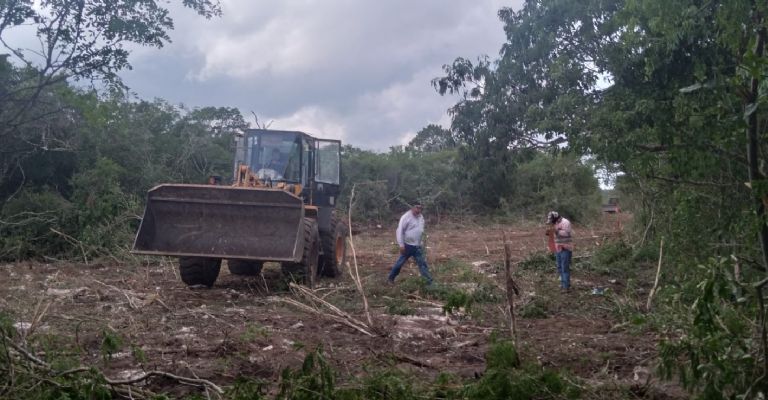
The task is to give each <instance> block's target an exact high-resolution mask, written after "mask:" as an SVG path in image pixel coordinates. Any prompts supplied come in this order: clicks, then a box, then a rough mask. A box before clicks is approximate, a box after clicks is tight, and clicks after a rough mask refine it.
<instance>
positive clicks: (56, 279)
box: [0, 216, 679, 398]
mask: <svg viewBox="0 0 768 400" xmlns="http://www.w3.org/2000/svg"><path fill="white" fill-rule="evenodd" d="M623 218H624V223H627V217H626V216H625V217H623ZM393 223H394V221H393ZM543 229H544V226H543V225H536V224H531V223H528V224H525V223H521V224H518V225H504V226H502V225H490V226H488V225H486V226H483V225H479V224H476V223H474V224H471V223H468V222H460V221H453V222H442V223H440V224H435V223H434V221H432V223H431V224H430V225H428V233H429V236H428V239H427V248H428V261H429V263H430V267H431V270H432V271H433V274H434V275H435V278H436V281H437V285H438V287H443V288H451V289H457V290H464V291H467V292H469V293H471V292H472V291H474V290H480V289H482V290H488V291H489V293H490V295H489V297H488V298H490V299H491V300H490V301H486V302H483V303H479V304H474V305H473V306H472V309H471V310H459V311H457V312H454V313H451V314H447V313H445V312H444V311H443V309H442V306H443V304H444V302H443V301H441V300H439V299H436V298H435V297H433V296H430V291H429V289H424V288H423V287H420V286H419V284H418V279H417V278H416V276H417V269H416V267H415V266H414V265H408V266H406V267H404V269H403V273H402V274H401V276H400V277H399V279H398V285H396V286H387V285H385V278H386V274H387V272H388V270H389V268H390V266H391V264H392V263H393V262H394V260H395V258H396V252H397V248H396V246H395V244H394V239H393V230H394V227H393V226H385V227H381V226H366V227H356V228H355V230H356V232H355V234H354V237H353V240H354V248H355V253H356V256H357V257H356V258H357V264H358V266H359V270H360V275H361V277H362V284H363V288H364V290H365V293H366V295H367V298H368V301H369V303H370V310H371V318H372V320H373V326H371V327H369V328H370V331H371V332H372V334H373V335H372V336H368V335H366V334H363V333H361V332H360V331H358V330H355V329H353V328H351V327H349V326H347V325H344V324H342V323H339V322H336V321H334V320H331V319H330V318H329V317H326V316H323V315H318V314H314V313H310V312H308V311H306V310H302V309H299V308H297V307H296V306H294V305H290V304H286V303H285V302H284V301H282V300H285V299H295V300H298V301H301V302H303V303H307V300H306V298H304V297H300V296H297V295H296V294H295V293H292V292H291V291H290V290H288V289H287V285H286V282H285V281H284V280H283V279H282V278H281V277H280V275H279V267H277V265H270V264H268V265H267V266H266V267H265V270H264V272H263V276H260V277H254V278H243V277H240V276H234V275H230V274H229V273H228V272H227V269H226V266H223V267H222V273H221V275H220V276H219V279H218V281H217V282H216V285H215V286H214V287H213V288H212V289H197V290H191V289H189V288H187V287H186V286H185V285H184V284H183V283H181V281H180V279H179V277H178V272H177V270H176V263H175V261H174V260H171V259H168V260H162V261H160V262H158V260H156V259H155V260H148V259H147V260H143V261H142V260H138V262H136V263H135V264H123V265H120V264H117V263H96V264H91V265H84V264H74V263H56V264H43V263H18V264H6V265H0V273H2V276H4V277H5V278H4V280H3V281H4V284H3V285H2V288H0V307H2V309H3V310H4V311H5V313H6V314H8V315H10V316H11V317H12V318H13V320H14V321H15V322H16V324H15V325H16V327H17V329H18V331H19V332H20V334H21V336H22V337H26V340H27V341H28V344H29V347H30V348H33V349H35V350H36V354H38V355H39V356H41V357H45V355H46V352H51V353H53V351H54V350H55V352H56V353H58V354H61V353H62V352H63V353H65V354H69V355H70V356H72V357H75V358H79V359H80V361H81V362H82V363H83V364H85V365H94V366H97V367H98V368H99V369H101V370H102V371H104V372H105V374H106V375H107V376H109V377H112V378H121V379H127V378H131V377H135V376H137V375H140V374H141V373H142V372H144V371H151V370H162V371H166V372H170V373H174V374H177V375H182V376H188V377H197V378H204V379H208V380H211V381H213V382H215V383H217V384H219V385H222V386H226V385H228V384H231V383H232V382H233V381H234V380H235V379H236V378H237V377H239V376H245V377H251V378H258V379H262V380H265V381H268V382H272V383H275V382H277V381H278V379H279V374H280V371H281V370H282V369H283V368H285V367H297V366H299V365H301V362H302V361H303V360H304V358H305V356H306V355H307V353H308V352H311V351H313V350H315V349H316V348H317V347H318V346H322V349H323V352H324V354H325V355H326V358H327V359H328V360H329V361H330V362H331V364H332V365H333V366H334V368H335V370H336V371H337V373H338V375H339V376H338V379H339V381H340V382H345V381H352V380H354V378H355V377H359V376H361V375H362V374H364V373H365V371H367V370H370V369H372V368H385V367H386V368H391V367H394V368H398V369H401V370H405V371H409V373H410V374H413V375H414V376H418V377H423V379H424V381H429V380H430V379H432V378H434V377H435V376H436V375H437V374H438V373H440V372H449V373H453V374H455V375H456V376H457V377H459V378H457V379H473V378H474V377H476V376H479V375H480V374H482V373H483V370H484V367H485V366H484V354H485V351H486V349H487V347H488V344H489V340H490V337H491V336H492V332H497V333H499V332H500V333H506V332H508V327H507V321H508V316H507V314H506V313H505V310H506V308H507V307H506V299H505V297H504V296H505V295H504V292H503V290H502V289H501V288H503V287H504V281H503V280H504V273H503V246H502V230H504V231H505V232H506V235H507V239H508V242H509V243H510V247H511V249H512V250H513V254H512V255H513V259H514V260H513V261H520V260H522V259H524V258H525V257H527V256H528V255H529V254H531V253H532V252H534V251H543V250H544V249H545V248H546V245H545V237H544V235H543ZM576 234H577V240H576V245H577V249H576V252H575V254H574V255H575V257H577V262H576V263H575V266H574V270H573V272H572V279H573V290H572V291H571V292H567V293H563V292H560V291H559V289H558V282H557V275H556V272H555V266H554V262H552V263H551V267H550V268H548V267H546V266H545V267H544V268H543V269H542V268H539V269H522V268H518V269H517V270H516V271H515V277H516V280H517V283H518V285H519V287H520V290H521V292H520V296H519V297H518V298H516V307H517V309H518V310H528V311H530V310H531V309H532V308H531V307H532V305H534V304H538V305H540V306H541V307H539V308H540V309H541V310H540V311H541V312H539V313H538V314H535V313H532V314H535V315H533V316H530V317H528V318H523V317H521V316H518V317H517V322H518V334H519V345H518V347H519V349H520V351H521V352H522V354H523V357H524V358H525V359H527V360H531V361H533V362H536V363H540V364H541V365H543V366H546V367H550V368H554V369H557V370H561V371H565V373H566V374H568V376H571V377H573V378H574V380H575V381H577V382H578V384H579V385H581V386H583V387H584V388H585V390H587V393H590V392H592V393H608V396H609V397H610V396H613V397H616V398H624V397H626V396H627V395H628V394H631V395H632V396H637V397H645V398H671V397H677V396H678V395H679V392H678V391H677V390H676V389H675V388H674V387H671V386H665V385H663V384H661V383H658V382H656V381H655V379H653V377H652V373H653V363H654V359H655V357H656V341H657V338H656V337H654V335H653V334H651V333H648V332H642V331H638V330H634V329H632V328H631V327H630V326H627V324H626V323H625V321H624V320H622V318H620V312H617V310H620V309H621V308H622V307H634V306H636V304H634V303H633V302H632V299H636V298H638V297H642V296H643V291H644V290H647V289H648V287H649V286H650V279H651V278H652V277H653V267H650V268H648V267H647V266H646V267H642V268H644V270H643V271H641V272H642V273H640V274H639V275H638V276H639V277H640V278H638V279H639V283H638V284H636V285H634V286H633V289H632V290H633V293H625V289H626V283H627V282H625V281H624V279H623V278H622V277H618V276H611V274H610V273H608V274H606V273H600V274H598V273H595V272H590V270H589V269H580V268H579V265H580V264H579V260H580V259H588V256H589V254H591V253H592V251H593V249H594V248H595V247H596V246H599V245H601V244H603V243H604V242H605V241H606V240H610V239H611V238H616V237H617V236H618V235H620V234H621V233H620V232H618V228H617V225H616V217H615V216H606V217H604V220H601V221H597V223H596V224H594V226H591V227H579V226H577V227H576ZM347 259H348V261H350V262H352V261H353V257H352V251H351V250H350V251H348V258H347ZM478 261H483V262H485V264H482V265H477V266H474V265H472V263H473V262H478ZM639 268H640V267H639ZM646 270H647V271H646ZM489 288H490V289H489ZM595 288H597V290H598V291H600V290H603V294H593V289H595ZM315 293H316V294H317V295H318V296H320V297H321V298H324V299H325V300H327V301H328V302H329V303H332V304H334V305H336V306H337V307H339V308H340V309H341V310H344V311H346V312H348V313H349V314H351V315H352V316H353V317H354V318H356V319H357V320H360V321H363V322H364V321H366V317H365V315H364V312H363V307H362V301H361V298H360V295H359V294H358V292H357V291H356V288H355V284H354V283H353V281H352V280H351V279H350V277H349V274H348V273H345V274H344V276H343V277H342V278H339V279H322V280H320V283H319V285H318V287H317V288H316V290H315ZM494 296H495V297H494ZM493 299H496V300H493ZM394 309H400V310H403V309H404V310H406V311H405V312H402V311H400V312H394V311H393V310H394ZM396 314H407V315H396ZM366 325H367V324H366ZM105 332H106V333H105ZM106 337H117V338H118V341H119V343H118V345H117V346H113V347H112V348H113V349H114V348H117V349H118V350H114V351H115V352H114V353H113V354H111V355H110V354H108V353H109V351H108V350H110V346H105V338H106ZM46 349H48V350H46ZM150 387H151V388H152V389H154V390H159V391H164V392H167V393H169V394H171V395H179V394H183V393H189V392H195V391H197V390H198V389H197V388H194V387H190V386H185V385H181V384H179V383H177V382H175V381H172V380H166V379H153V380H152V381H151V382H150Z"/></svg>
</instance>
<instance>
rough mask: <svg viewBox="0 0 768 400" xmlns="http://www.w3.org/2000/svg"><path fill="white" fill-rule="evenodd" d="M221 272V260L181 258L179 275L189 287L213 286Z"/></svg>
mask: <svg viewBox="0 0 768 400" xmlns="http://www.w3.org/2000/svg"><path fill="white" fill-rule="evenodd" d="M220 270H221V259H220V258H207V257H179V274H180V275H181V280H182V282H184V283H186V284H187V286H198V285H203V286H207V287H211V286H213V283H214V282H216V278H218V277H219V271H220Z"/></svg>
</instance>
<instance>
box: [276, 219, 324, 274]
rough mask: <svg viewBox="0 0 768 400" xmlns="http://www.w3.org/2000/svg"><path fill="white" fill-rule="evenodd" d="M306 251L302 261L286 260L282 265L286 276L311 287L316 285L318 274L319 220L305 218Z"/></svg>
mask: <svg viewBox="0 0 768 400" xmlns="http://www.w3.org/2000/svg"><path fill="white" fill-rule="evenodd" d="M303 224H304V225H303V228H304V229H303V234H304V252H303V253H302V257H301V262H298V263H292V262H284V263H282V264H281V265H280V268H281V269H282V271H283V275H285V277H286V278H288V279H291V280H294V281H296V282H301V283H304V284H305V285H307V286H308V287H309V288H310V289H313V288H314V287H315V279H316V276H317V263H318V259H319V258H320V234H319V233H318V231H317V221H315V220H314V219H312V218H304V222H303Z"/></svg>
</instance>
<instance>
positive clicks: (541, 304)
mask: <svg viewBox="0 0 768 400" xmlns="http://www.w3.org/2000/svg"><path fill="white" fill-rule="evenodd" d="M548 313H549V301H548V300H547V299H546V298H542V297H534V298H533V299H531V301H529V302H528V303H526V304H525V305H523V306H522V307H520V317H521V318H529V319H536V318H547V314H548Z"/></svg>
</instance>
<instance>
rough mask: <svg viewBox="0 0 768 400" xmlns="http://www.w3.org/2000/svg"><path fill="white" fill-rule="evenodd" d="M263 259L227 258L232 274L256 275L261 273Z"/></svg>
mask: <svg viewBox="0 0 768 400" xmlns="http://www.w3.org/2000/svg"><path fill="white" fill-rule="evenodd" d="M263 266H264V262H263V261H253V260H227V267H228V268H229V272H230V273H232V275H243V276H256V275H258V274H260V273H261V268H262V267H263Z"/></svg>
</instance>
